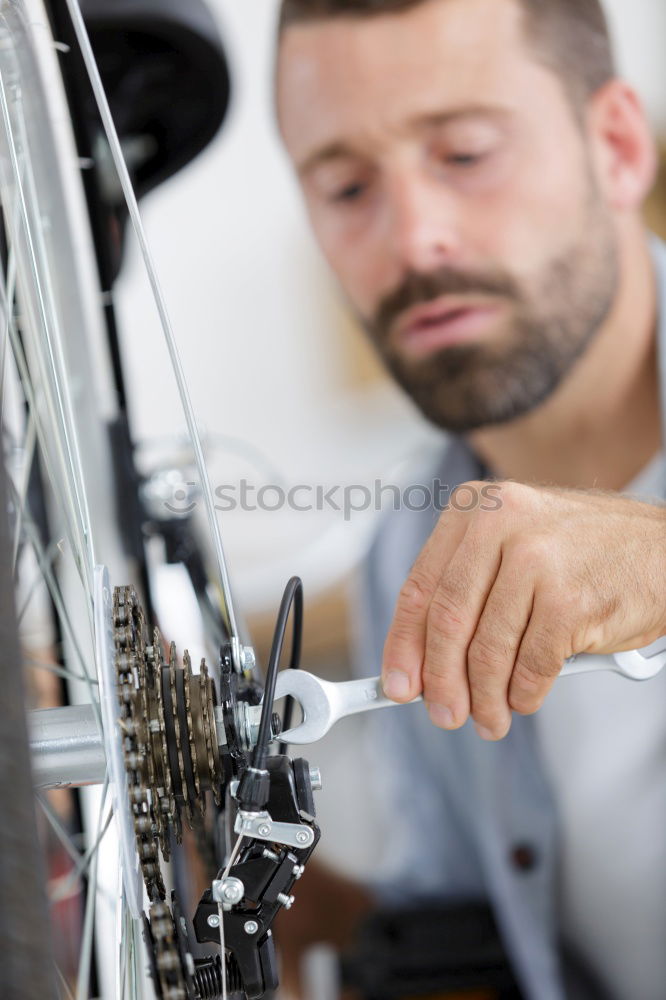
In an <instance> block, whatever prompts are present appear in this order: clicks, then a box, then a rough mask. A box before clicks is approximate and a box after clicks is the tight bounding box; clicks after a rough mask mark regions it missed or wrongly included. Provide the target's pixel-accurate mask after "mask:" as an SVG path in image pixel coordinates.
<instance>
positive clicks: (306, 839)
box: [296, 830, 312, 844]
mask: <svg viewBox="0 0 666 1000" xmlns="http://www.w3.org/2000/svg"><path fill="white" fill-rule="evenodd" d="M311 839H312V834H311V833H308V831H307V830H299V831H298V833H297V834H296V840H297V841H298V843H299V844H309V843H310V840H311Z"/></svg>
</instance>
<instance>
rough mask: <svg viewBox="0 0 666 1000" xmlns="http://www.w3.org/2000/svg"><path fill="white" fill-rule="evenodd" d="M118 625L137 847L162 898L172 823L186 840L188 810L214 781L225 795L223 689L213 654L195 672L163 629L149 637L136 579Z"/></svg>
mask: <svg viewBox="0 0 666 1000" xmlns="http://www.w3.org/2000/svg"><path fill="white" fill-rule="evenodd" d="M113 626H114V642H115V666H116V681H117V685H118V699H119V703H120V726H121V729H122V732H123V752H124V758H125V768H126V771H127V776H128V782H129V796H130V803H131V806H132V812H133V815H134V830H135V836H136V842H137V850H138V854H139V860H140V865H141V871H142V874H143V879H144V883H145V885H146V891H147V893H148V898H149V900H150V901H151V902H153V903H156V902H158V901H160V900H164V899H165V896H166V890H165V885H164V879H163V876H162V871H161V868H160V862H159V851H161V852H162V856H163V857H164V860H165V861H168V860H169V839H170V833H171V831H173V834H174V836H175V840H176V843H180V842H181V840H182V823H181V812H182V811H183V810H184V812H185V815H186V817H187V820H188V825H189V826H190V827H193V828H194V827H195V826H196V825H197V824H198V820H199V819H200V818H201V817H202V816H203V813H204V812H205V806H206V799H205V793H206V791H207V790H208V789H212V791H213V794H214V795H215V797H216V800H217V801H218V802H219V796H220V792H221V786H222V768H221V765H220V757H219V751H218V745H217V735H216V729H215V716H214V705H215V689H214V685H213V682H212V680H211V678H210V677H209V675H208V671H207V668H206V664H205V661H203V660H202V662H201V671H200V673H199V674H198V675H197V674H193V673H192V664H191V661H190V657H189V654H188V653H187V652H185V654H184V656H183V665H182V667H179V666H178V664H177V656H176V647H175V645H174V644H173V643H172V644H171V646H170V649H169V660H168V663H165V661H164V656H163V653H162V649H163V645H162V639H161V636H160V633H159V631H158V629H154V631H153V636H152V645H148V642H147V628H146V623H145V618H144V614H143V610H142V608H141V605H140V603H139V600H138V598H137V594H136V591H135V590H134V588H133V587H116V588H115V590H114V595H113ZM165 905H166V904H165ZM167 908H168V907H167Z"/></svg>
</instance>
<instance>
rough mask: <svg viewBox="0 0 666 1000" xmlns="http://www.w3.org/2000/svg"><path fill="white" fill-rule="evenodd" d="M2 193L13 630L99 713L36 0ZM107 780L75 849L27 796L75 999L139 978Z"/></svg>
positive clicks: (75, 327)
mask: <svg viewBox="0 0 666 1000" xmlns="http://www.w3.org/2000/svg"><path fill="white" fill-rule="evenodd" d="M0 203H1V204H2V222H3V227H2V228H3V244H4V246H3V254H2V256H3V267H2V273H1V275H0V312H1V313H2V325H3V336H2V346H1V349H0V355H1V359H2V368H1V372H2V440H3V445H4V449H3V450H4V452H5V455H6V465H7V470H8V473H9V486H8V489H9V504H10V514H11V518H10V526H11V566H12V569H13V572H14V575H15V578H16V579H17V582H18V607H17V616H18V621H19V625H20V641H21V646H22V649H23V653H24V657H25V658H26V659H27V660H28V661H29V662H31V664H32V667H33V670H32V672H31V674H32V679H33V685H34V678H35V677H36V676H37V673H36V671H39V672H40V673H50V674H51V675H52V676H56V677H58V678H62V679H64V681H65V684H66V698H67V701H69V702H70V703H71V704H78V703H81V702H83V703H88V704H89V705H91V706H93V711H95V712H96V713H97V712H98V711H99V710H98V708H97V707H96V706H97V701H98V699H97V695H96V688H97V684H98V678H97V677H96V671H95V655H94V628H93V625H94V617H93V616H94V601H93V574H94V567H95V565H96V563H98V562H103V563H104V564H105V565H107V566H108V567H109V568H110V571H111V573H112V575H113V576H114V578H115V579H118V580H120V581H127V580H129V579H131V578H132V576H133V573H132V567H130V566H128V564H127V561H126V559H125V556H124V554H123V550H122V544H121V540H120V533H119V529H118V522H117V518H116V511H115V509H114V491H113V468H112V457H111V452H110V446H109V441H108V437H107V433H106V425H107V422H109V421H110V420H111V419H112V418H113V416H114V415H115V413H114V408H115V400H114V391H113V385H112V380H111V376H110V372H111V365H110V360H109V358H108V354H107V352H108V348H107V344H106V340H105V329H104V317H103V297H102V294H101V289H100V287H99V281H98V278H97V269H96V262H95V258H94V254H93V247H92V240H91V236H90V229H89V223H88V219H87V214H86V205H85V200H84V197H83V191H82V186H81V180H80V164H79V161H78V157H77V153H76V149H75V145H74V141H73V138H72V132H71V126H70V120H69V113H68V108H67V104H66V101H65V96H64V91H63V87H62V82H61V78H60V72H59V66H58V61H57V53H56V49H55V47H54V41H53V38H52V37H51V33H50V29H49V21H48V17H47V15H46V12H45V9H44V7H43V5H42V3H41V0H20V2H13V3H11V4H10V3H3V4H2V5H1V6H0ZM3 514H4V511H3ZM3 610H4V611H5V613H8V609H7V608H5V609H3ZM39 688H40V689H41V691H42V692H43V691H44V686H43V684H42V685H39ZM60 694H61V692H60V691H56V690H55V689H53V687H52V688H51V690H50V691H49V692H48V693H47V696H46V698H47V700H46V702H45V703H46V704H49V703H51V704H54V703H57V701H58V700H59V697H60ZM33 704H34V702H33ZM106 794H107V793H106V786H105V784H103V785H102V788H101V789H100V788H98V787H94V788H89V789H85V790H83V791H82V793H81V801H80V808H81V812H82V827H83V832H84V835H85V839H86V848H85V849H84V850H83V851H81V849H80V846H79V845H78V844H76V843H73V842H72V840H71V838H70V837H69V835H68V834H67V831H66V829H65V827H66V825H67V823H66V822H63V817H62V815H59V813H58V809H57V808H56V805H54V803H53V802H52V801H51V802H49V799H48V798H47V797H46V796H44V795H40V796H39V797H38V803H39V805H38V810H39V813H40V816H41V817H42V819H45V820H46V822H47V823H49V824H50V826H51V827H52V829H53V831H54V832H55V836H56V838H58V839H59V840H60V841H62V842H63V844H64V846H65V850H66V852H67V853H68V854H69V855H70V857H71V858H72V859H73V862H72V864H71V865H70V867H69V869H68V872H67V874H66V877H65V878H64V879H62V880H61V881H60V883H59V884H58V885H56V886H55V887H53V892H52V895H53V894H56V895H59V897H60V898H61V899H64V898H66V890H68V891H70V892H74V891H76V890H77V889H78V888H79V887H80V885H81V879H82V877H84V876H85V879H86V882H87V886H88V892H87V894H86V895H85V903H83V902H82V901H83V899H84V895H83V894H81V895H80V901H81V903H82V905H83V906H84V907H85V912H84V914H83V915H82V918H83V919H82V924H83V926H82V927H81V949H80V962H79V969H78V973H77V977H76V980H77V981H76V992H77V996H78V997H83V996H88V995H89V988H90V983H91V981H93V980H94V976H93V969H94V968H95V966H96V967H97V969H98V970H99V976H98V978H99V981H100V982H101V983H108V984H111V985H110V986H109V987H106V988H105V989H104V991H103V995H104V996H107V995H109V996H110V995H112V992H113V991H114V990H115V981H116V980H118V979H119V977H120V970H121V969H122V970H124V971H123V973H122V974H123V975H124V976H128V977H130V978H131V979H132V980H134V981H136V982H137V983H140V981H141V979H142V978H144V977H143V971H142V969H141V958H140V952H139V949H138V948H136V941H134V940H133V937H136V935H134V936H133V937H132V936H130V937H128V936H127V934H125V935H124V936H123V935H121V934H120V933H119V929H120V928H121V927H122V926H123V920H124V918H123V913H122V909H123V904H122V903H121V902H120V896H119V889H118V884H119V883H118V879H119V865H118V860H117V858H118V842H117V837H116V833H115V829H114V827H113V826H109V825H108V822H107V812H108V804H107V805H104V800H105V798H106ZM61 804H62V803H61ZM69 808H71V804H70V807H69ZM105 827H108V828H106V829H105ZM103 831H104V836H103V837H102V836H101V834H102V832H103ZM98 839H99V845H98V847H95V846H94V845H95V844H96V842H97V840H98ZM91 848H93V849H91ZM93 918H94V920H93ZM125 923H126V921H125ZM93 924H94V926H95V927H96V928H97V933H96V939H97V942H98V943H99V946H98V947H97V949H96V951H97V953H96V956H93V936H92V927H93ZM102 942H114V943H113V945H112V947H108V946H107V945H106V944H104V945H102ZM134 953H135V954H134ZM95 958H96V961H95ZM55 978H56V977H55V976H54V981H55ZM137 995H140V994H139V993H138V992H137Z"/></svg>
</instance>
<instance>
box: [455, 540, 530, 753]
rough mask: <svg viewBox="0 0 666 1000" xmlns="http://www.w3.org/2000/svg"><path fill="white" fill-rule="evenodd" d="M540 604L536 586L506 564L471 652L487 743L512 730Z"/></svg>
mask: <svg viewBox="0 0 666 1000" xmlns="http://www.w3.org/2000/svg"><path fill="white" fill-rule="evenodd" d="M533 604H534V582H533V581H532V580H531V579H530V577H529V576H527V575H526V574H525V572H524V570H523V569H522V568H521V567H517V566H516V564H515V562H512V561H511V560H510V559H508V558H504V559H503V560H502V564H501V566H500V569H499V573H498V574H497V578H496V580H495V584H494V586H493V588H492V590H491V591H490V593H489V595H488V599H487V601H486V603H485V607H484V609H483V611H482V613H481V617H480V618H479V622H478V625H477V627H476V632H475V633H474V636H473V638H472V641H471V642H470V645H469V649H468V651H467V673H468V678H469V686H470V694H471V702H472V706H471V709H472V716H473V718H474V722H475V725H476V728H477V732H478V733H479V736H481V737H482V739H485V740H500V739H503V738H504V737H505V736H506V734H507V733H508V732H509V729H510V728H511V707H510V705H509V684H510V682H511V677H512V674H513V670H514V666H515V663H516V659H517V657H518V651H519V649H520V645H521V642H522V640H523V636H524V635H525V632H526V630H527V627H528V624H529V621H530V617H531V614H532V608H533Z"/></svg>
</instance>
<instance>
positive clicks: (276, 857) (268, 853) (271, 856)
mask: <svg viewBox="0 0 666 1000" xmlns="http://www.w3.org/2000/svg"><path fill="white" fill-rule="evenodd" d="M261 856H262V858H268V860H269V861H279V860H280V856H279V855H278V854H275V852H274V851H269V850H268V848H267V847H266V848H264V850H263V851H262V854H261Z"/></svg>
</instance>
